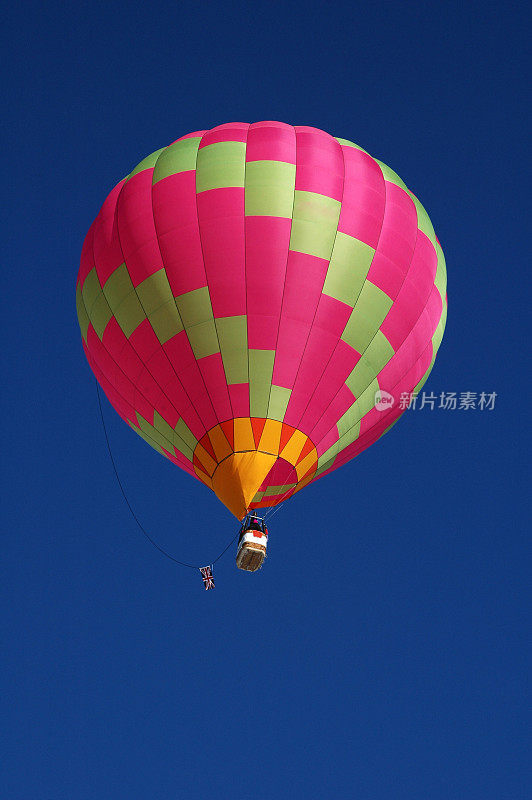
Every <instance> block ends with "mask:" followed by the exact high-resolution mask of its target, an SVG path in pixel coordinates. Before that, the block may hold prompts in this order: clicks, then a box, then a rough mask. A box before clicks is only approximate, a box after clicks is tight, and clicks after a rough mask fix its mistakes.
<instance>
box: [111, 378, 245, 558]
mask: <svg viewBox="0 0 532 800" xmlns="http://www.w3.org/2000/svg"><path fill="white" fill-rule="evenodd" d="M96 392H97V395H98V407H99V409H100V418H101V420H102V427H103V432H104V434H105V441H106V444H107V452H108V453H109V458H110V459H111V464H112V465H113V470H114V473H115V475H116V480H117V482H118V485H119V487H120V491H121V492H122V496H123V498H124V500H125V501H126V505H127V507H128V508H129V510H130V512H131V516H132V517H133V519H134V520H135V522H136V523H137V525H138V526H139V528H140V530H141V531H142V533H143V534H144V536H145V537H146V539H147V540H148V541H149V542H150V544H152V545H153V546H154V547H155V548H156V550H158V551H159V552H160V553H162V554H163V556H166V558H169V559H170V561H173V562H174V563H175V564H179V565H180V566H181V567H189V568H190V569H201V567H204V566H205V564H202V565H201V566H197V565H194V564H187V562H186V561H179V559H177V558H174V556H172V555H170V553H167V552H166V550H164V549H163V548H162V547H161V546H160V545H158V544H157V542H155V541H154V540H153V539H152V538H151V536H150V535H149V533H148V532H147V531H146V530H145V528H144V527H143V525H142V524H141V522H140V520H139V518H138V517H137V515H136V514H135V512H134V511H133V508H132V507H131V503H130V502H129V500H128V498H127V495H126V492H125V489H124V486H123V484H122V481H121V480H120V475H119V474H118V470H117V468H116V464H115V460H114V458H113V453H112V451H111V444H110V442H109V436H108V435H107V426H106V424H105V418H104V415H103V408H102V400H101V396H100V386H99V384H98V381H96ZM239 533H240V531H238V533H236V534H235V535H234V536H233V538H232V539H231V541H230V542H229V544H228V545H227V546H226V547H224V549H223V550H222V552H221V553H220V555H218V556H217V557H216V558H215V559H214V561H209V565H210V566H214V564H216V562H217V561H219V560H220V559H221V557H222V556H223V555H224V553H226V552H227V550H229V548H230V547H231V545H232V544H233V543H234V542H235V541H236V539H237V537H238V535H239Z"/></svg>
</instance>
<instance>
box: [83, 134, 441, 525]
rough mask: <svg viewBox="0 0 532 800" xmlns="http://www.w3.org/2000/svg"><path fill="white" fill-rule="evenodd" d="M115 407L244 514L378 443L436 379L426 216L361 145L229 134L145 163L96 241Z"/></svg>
mask: <svg viewBox="0 0 532 800" xmlns="http://www.w3.org/2000/svg"><path fill="white" fill-rule="evenodd" d="M76 299H77V310H78V318H79V323H80V328H81V333H82V339H83V347H84V350H85V354H86V356H87V359H88V361H89V364H90V366H91V368H92V370H93V372H94V374H95V375H96V378H97V380H98V381H99V383H100V385H101V386H102V388H103V390H104V392H105V393H106V395H107V397H108V399H109V400H110V402H111V403H112V405H113V406H114V408H115V409H116V411H117V412H118V413H119V414H120V416H121V417H123V419H124V420H125V421H126V422H127V423H128V424H129V425H130V426H131V427H132V428H133V429H134V430H135V431H136V432H137V433H138V434H139V435H140V436H142V437H143V438H144V439H145V440H146V441H147V442H148V443H149V444H150V445H152V447H154V448H155V449H156V450H157V451H158V452H159V453H161V454H162V455H164V456H165V457H166V458H168V459H170V460H171V461H173V462H174V463H175V464H177V465H178V466H180V467H181V468H182V469H184V470H185V471H186V472H188V473H189V474H190V475H192V476H193V477H195V478H197V479H199V480H201V481H203V483H205V484H206V485H207V486H208V487H209V488H211V489H212V490H213V491H214V492H216V494H217V495H218V497H219V498H220V500H222V502H223V503H225V505H226V506H227V507H228V508H229V509H230V511H231V512H232V513H233V514H234V515H235V516H236V517H238V518H239V519H240V518H242V517H243V515H244V514H245V512H246V510H247V509H255V508H262V507H271V506H275V505H277V504H278V503H279V502H281V501H282V500H284V499H286V498H288V497H290V496H291V495H293V494H294V493H295V492H297V491H299V490H300V489H301V488H303V487H304V486H306V485H308V484H309V483H312V482H313V481H315V480H316V479H318V478H319V477H321V476H323V475H325V474H327V473H329V472H331V471H332V470H335V469H337V468H338V467H339V466H341V465H342V464H345V463H346V462H347V461H348V460H349V459H351V458H353V457H354V456H356V455H358V453H360V452H361V451H362V450H364V449H365V448H366V447H368V446H369V445H371V444H372V443H373V442H374V441H376V439H378V438H379V437H380V436H381V435H382V434H383V433H385V432H386V431H387V430H388V429H389V428H390V426H391V425H392V424H393V423H394V422H395V421H396V420H397V418H398V417H399V416H400V415H401V414H402V413H403V412H404V409H405V408H406V405H407V402H406V401H407V398H408V397H409V395H410V394H411V393H412V392H417V391H418V390H419V389H420V388H421V386H422V385H423V384H424V382H425V380H426V379H427V377H428V375H429V373H430V371H431V369H432V365H433V363H434V359H435V357H436V352H437V350H438V347H439V345H440V342H441V339H442V336H443V330H444V325H445V317H446V308H447V301H446V271H445V261H444V257H443V253H442V250H441V247H440V245H439V243H438V240H437V239H436V236H435V234H434V230H433V227H432V225H431V222H430V220H429V218H428V216H427V213H426V211H425V210H424V208H423V206H422V205H421V204H420V202H419V201H418V200H417V198H416V197H415V196H414V195H413V194H412V193H411V192H410V191H409V190H408V189H407V188H406V186H405V185H404V183H403V182H402V181H401V179H400V178H399V177H398V176H397V175H396V174H395V173H394V172H393V171H392V170H391V169H389V168H388V167H387V166H386V165H385V164H382V163H381V162H379V161H377V160H376V159H374V158H372V157H371V156H370V155H368V154H367V153H366V152H365V151H364V150H362V149H361V148H360V147H358V146H357V145H355V144H353V143H352V142H350V141H347V140H345V139H335V138H334V137H332V136H330V135H329V134H327V133H325V132H324V131H321V130H318V129H316V128H309V127H302V126H299V127H298V126H296V127H292V126H291V125H286V124H284V123H280V122H257V123H254V124H251V125H249V124H245V123H229V124H225V125H220V126H218V127H216V128H213V129H212V130H209V131H198V132H195V133H191V134H188V135H187V136H183V137H182V138H180V139H178V140H177V141H176V142H174V143H172V144H170V145H169V146H168V147H165V148H162V149H161V150H157V151H156V152H155V153H153V154H152V155H150V156H148V157H147V158H145V159H144V160H143V161H141V163H140V164H139V165H138V166H137V167H136V168H135V169H134V170H133V171H132V172H131V173H130V175H128V176H127V177H126V178H125V179H124V180H122V181H120V182H119V183H118V184H117V185H116V186H115V188H114V189H113V190H112V191H111V193H110V194H109V196H108V197H107V199H106V201H105V202H104V204H103V206H102V208H101V210H100V212H99V214H98V216H97V217H96V219H95V221H94V222H93V224H92V226H91V228H90V230H89V232H88V234H87V236H86V239H85V242H84V245H83V250H82V256H81V265H80V270H79V274H78V282H77V293H76Z"/></svg>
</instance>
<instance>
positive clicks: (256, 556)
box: [236, 542, 266, 572]
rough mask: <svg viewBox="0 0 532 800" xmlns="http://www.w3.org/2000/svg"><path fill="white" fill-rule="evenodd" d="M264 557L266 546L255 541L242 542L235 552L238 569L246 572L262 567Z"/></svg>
mask: <svg viewBox="0 0 532 800" xmlns="http://www.w3.org/2000/svg"><path fill="white" fill-rule="evenodd" d="M265 557H266V548H265V546H264V545H263V544H258V543H257V542H244V543H243V544H242V547H241V548H240V549H239V551H238V553H237V554H236V565H237V567H238V569H243V570H245V571H246V572H256V571H257V570H258V569H260V568H261V567H262V564H263V563H264V559H265Z"/></svg>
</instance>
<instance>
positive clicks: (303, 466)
mask: <svg viewBox="0 0 532 800" xmlns="http://www.w3.org/2000/svg"><path fill="white" fill-rule="evenodd" d="M317 460H318V455H317V453H316V450H311V451H310V453H308V455H306V456H305V458H304V459H303V461H300V463H299V464H298V465H297V466H296V473H297V479H298V481H300V480H301V478H303V477H304V476H305V475H306V474H307V472H308V471H309V469H310V468H311V467H312V466H314V464H316V462H317Z"/></svg>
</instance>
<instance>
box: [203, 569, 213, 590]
mask: <svg viewBox="0 0 532 800" xmlns="http://www.w3.org/2000/svg"><path fill="white" fill-rule="evenodd" d="M200 572H201V577H202V578H203V585H204V586H205V589H214V577H213V574H212V569H211V567H200Z"/></svg>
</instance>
